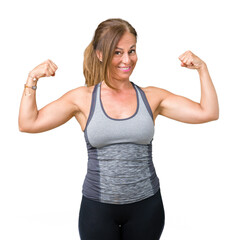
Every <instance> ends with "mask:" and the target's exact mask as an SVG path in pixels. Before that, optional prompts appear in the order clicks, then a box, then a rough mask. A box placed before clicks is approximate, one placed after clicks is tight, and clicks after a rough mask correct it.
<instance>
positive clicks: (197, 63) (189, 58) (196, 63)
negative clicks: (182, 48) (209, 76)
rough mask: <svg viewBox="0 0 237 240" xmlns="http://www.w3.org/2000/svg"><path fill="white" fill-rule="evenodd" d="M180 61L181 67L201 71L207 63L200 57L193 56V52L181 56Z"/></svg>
mask: <svg viewBox="0 0 237 240" xmlns="http://www.w3.org/2000/svg"><path fill="white" fill-rule="evenodd" d="M179 60H180V61H181V67H186V68H190V69H197V70H200V69H201V68H202V67H203V66H204V65H205V62H204V61H202V60H201V59H200V58H199V57H198V56H196V55H195V54H193V53H192V52H191V51H186V52H185V53H183V54H182V55H180V56H179Z"/></svg>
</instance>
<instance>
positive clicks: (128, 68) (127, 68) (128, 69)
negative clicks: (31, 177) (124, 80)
mask: <svg viewBox="0 0 237 240" xmlns="http://www.w3.org/2000/svg"><path fill="white" fill-rule="evenodd" d="M131 68H132V67H119V69H120V70H122V71H123V72H129V71H130V70H131Z"/></svg>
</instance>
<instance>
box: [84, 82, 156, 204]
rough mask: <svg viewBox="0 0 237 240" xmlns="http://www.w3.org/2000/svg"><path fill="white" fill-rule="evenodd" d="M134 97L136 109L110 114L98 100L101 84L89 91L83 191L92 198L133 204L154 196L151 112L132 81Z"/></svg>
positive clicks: (142, 93) (144, 98) (141, 93)
mask: <svg viewBox="0 0 237 240" xmlns="http://www.w3.org/2000/svg"><path fill="white" fill-rule="evenodd" d="M131 83H132V85H133V87H134V89H135V91H136V96H137V109H136V112H135V113H134V114H133V115H132V116H131V117H129V118H124V119H114V118H111V117H109V116H108V115H107V114H106V112H105V110H104V108H103V104H102V101H101V93H100V89H101V83H99V84H97V85H95V87H94V90H93V93H92V101H91V108H90V114H89V117H88V120H87V124H86V127H85V130H84V136H85V140H86V144H87V150H88V165H87V166H88V167H87V174H86V177H85V180H84V183H83V189H82V193H83V195H84V196H85V197H87V198H90V199H92V200H95V201H99V202H103V203H112V204H127V203H133V202H137V201H140V200H143V199H145V198H148V197H150V196H153V195H154V194H155V193H156V192H157V191H158V189H159V179H158V177H157V175H156V172H155V168H154V165H153V162H152V140H153V136H154V123H153V115H152V111H151V109H150V106H149V103H148V101H147V99H146V96H145V93H144V92H143V91H142V89H141V88H140V87H138V86H137V85H136V84H134V83H133V82H131Z"/></svg>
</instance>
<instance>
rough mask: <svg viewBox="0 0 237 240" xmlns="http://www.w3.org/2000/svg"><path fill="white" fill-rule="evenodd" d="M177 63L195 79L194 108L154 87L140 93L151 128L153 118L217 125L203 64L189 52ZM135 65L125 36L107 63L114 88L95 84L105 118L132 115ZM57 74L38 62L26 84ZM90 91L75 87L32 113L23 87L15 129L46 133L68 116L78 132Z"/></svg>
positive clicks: (130, 39) (132, 43)
mask: <svg viewBox="0 0 237 240" xmlns="http://www.w3.org/2000/svg"><path fill="white" fill-rule="evenodd" d="M97 56H98V58H99V59H101V60H102V55H101V53H97ZM179 60H180V61H181V67H186V68H189V69H196V70H197V72H198V74H199V77H200V83H201V100H200V103H198V102H194V101H192V100H190V99H188V98H186V97H183V96H178V95H175V94H173V93H171V92H169V91H167V90H165V89H161V88H158V87H153V86H152V87H146V88H142V90H143V91H144V92H145V95H146V97H147V100H148V102H149V104H150V107H151V110H152V113H153V120H154V123H155V119H156V117H157V116H158V115H159V114H160V115H163V116H165V117H168V118H171V119H174V120H177V121H181V122H186V123H193V124H196V123H204V122H208V121H213V120H217V119H218V118H219V106H218V99H217V95H216V91H215V88H214V85H213V83H212V80H211V77H210V75H209V72H208V69H207V65H206V64H205V62H204V61H202V60H201V59H200V58H199V57H197V56H196V55H195V54H193V53H192V52H191V51H186V52H185V53H183V54H182V55H180V56H179ZM136 63H137V54H136V39H135V37H134V35H133V34H131V33H129V32H126V33H125V34H124V35H123V36H122V38H121V39H120V41H119V43H118V45H117V49H116V50H115V53H114V56H113V60H112V64H111V65H112V66H111V72H112V75H111V79H110V83H111V84H112V85H113V86H114V87H116V88H117V89H116V90H114V89H111V88H109V87H108V86H107V85H106V84H105V83H104V82H102V85H101V101H102V104H103V107H104V109H105V112H106V113H107V115H109V116H110V117H111V118H116V119H121V118H128V117H130V116H132V115H133V114H134V113H135V111H136V108H137V99H136V92H135V90H134V88H133V86H132V84H131V82H130V81H129V77H130V76H131V74H132V72H133V70H134V68H135V66H136ZM124 67H130V70H129V71H125V69H123V68H124ZM57 69H58V67H57V65H56V64H55V63H53V62H52V61H51V60H47V61H45V62H43V63H42V64H40V65H38V66H37V67H36V68H34V69H33V70H32V71H31V72H30V73H29V76H28V79H27V85H29V86H32V85H36V82H37V81H38V79H39V78H41V77H49V76H54V75H55V72H56V70H57ZM34 79H36V81H34ZM93 89H94V86H92V87H86V86H83V87H78V88H76V89H73V90H71V91H69V92H67V93H65V94H64V95H63V96H62V97H61V98H59V99H57V100H55V101H54V102H51V103H49V104H48V105H46V106H45V107H43V108H42V109H40V110H38V109H37V105H36V99H35V90H32V89H30V88H26V89H25V91H24V92H23V96H22V100H21V105H20V112H19V130H20V131H22V132H30V133H37V132H43V131H48V130H50V129H53V128H56V127H58V126H60V125H62V124H64V123H65V122H67V121H68V120H69V119H71V118H72V117H73V116H74V117H75V118H76V119H77V121H78V123H79V124H80V126H81V129H82V131H84V129H85V126H86V122H87V119H88V116H89V112H90V105H91V97H92V92H93Z"/></svg>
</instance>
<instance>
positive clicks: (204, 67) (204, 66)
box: [197, 62, 207, 73]
mask: <svg viewBox="0 0 237 240" xmlns="http://www.w3.org/2000/svg"><path fill="white" fill-rule="evenodd" d="M206 70H207V65H206V63H205V62H203V63H202V64H201V66H200V67H199V68H198V69H197V71H198V73H201V72H203V71H206Z"/></svg>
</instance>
